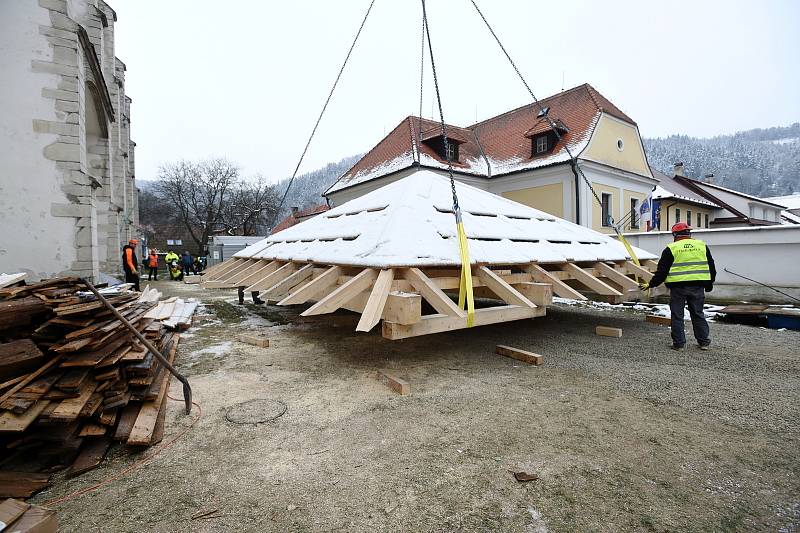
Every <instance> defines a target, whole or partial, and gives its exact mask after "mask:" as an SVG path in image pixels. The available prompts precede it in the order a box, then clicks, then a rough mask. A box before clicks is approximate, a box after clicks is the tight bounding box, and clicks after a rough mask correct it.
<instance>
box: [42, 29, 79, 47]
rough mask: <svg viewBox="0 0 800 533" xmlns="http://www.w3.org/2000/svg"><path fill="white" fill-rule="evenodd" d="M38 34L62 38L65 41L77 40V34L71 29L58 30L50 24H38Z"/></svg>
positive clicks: (75, 41)
mask: <svg viewBox="0 0 800 533" xmlns="http://www.w3.org/2000/svg"><path fill="white" fill-rule="evenodd" d="M39 34H40V35H46V36H48V37H56V38H58V39H64V40H67V41H71V42H74V43H76V45H77V42H78V34H77V33H75V32H73V31H67V30H60V29H58V28H53V27H52V26H43V25H41V24H40V25H39Z"/></svg>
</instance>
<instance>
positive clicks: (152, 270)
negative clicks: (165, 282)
mask: <svg viewBox="0 0 800 533" xmlns="http://www.w3.org/2000/svg"><path fill="white" fill-rule="evenodd" d="M147 268H148V271H147V281H150V280H153V281H158V253H157V252H156V251H155V250H153V249H150V254H149V255H148V256H147Z"/></svg>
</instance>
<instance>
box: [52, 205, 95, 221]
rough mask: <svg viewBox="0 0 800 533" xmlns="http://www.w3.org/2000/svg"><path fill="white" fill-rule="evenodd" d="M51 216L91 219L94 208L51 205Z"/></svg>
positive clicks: (89, 206) (88, 206)
mask: <svg viewBox="0 0 800 533" xmlns="http://www.w3.org/2000/svg"><path fill="white" fill-rule="evenodd" d="M50 214H51V215H52V216H54V217H73V218H81V217H86V218H90V217H91V216H92V206H91V205H86V204H50Z"/></svg>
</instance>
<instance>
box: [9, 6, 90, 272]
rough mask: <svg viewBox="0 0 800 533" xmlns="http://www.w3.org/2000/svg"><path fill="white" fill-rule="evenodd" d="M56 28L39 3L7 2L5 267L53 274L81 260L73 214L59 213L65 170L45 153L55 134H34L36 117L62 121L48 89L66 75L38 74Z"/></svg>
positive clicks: (47, 55) (48, 52)
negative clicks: (45, 93) (55, 208)
mask: <svg viewBox="0 0 800 533" xmlns="http://www.w3.org/2000/svg"><path fill="white" fill-rule="evenodd" d="M40 24H43V25H46V26H49V25H50V18H49V14H48V11H47V10H46V9H44V8H41V7H39V6H38V3H37V2H29V1H6V0H3V1H0V96H1V97H0V117H2V118H1V119H0V230H2V231H0V272H17V271H27V272H29V273H30V274H31V276H32V277H44V276H52V275H55V274H58V273H60V272H63V271H66V270H68V269H69V267H70V265H71V264H72V262H73V261H75V260H76V259H77V252H76V250H75V243H74V239H75V236H74V235H75V223H74V219H69V218H54V217H52V216H51V214H50V206H51V204H52V203H59V202H62V203H63V202H66V201H67V200H66V197H65V194H64V193H63V192H62V191H61V189H60V183H59V176H60V175H61V172H60V171H59V170H58V169H57V168H56V163H55V162H54V161H50V160H48V159H47V158H45V157H44V148H45V146H47V145H49V144H51V143H53V142H55V141H56V138H57V135H55V134H52V133H35V132H34V128H33V120H34V119H43V120H49V121H58V120H60V118H59V117H57V116H56V112H55V110H54V107H53V100H52V99H47V98H44V97H42V88H43V87H56V85H57V84H58V80H59V76H58V75H55V74H46V73H40V72H33V70H32V68H31V61H32V60H40V61H50V60H52V51H51V48H50V46H49V44H48V43H47V40H46V39H45V37H44V36H43V35H40V33H39V25H40Z"/></svg>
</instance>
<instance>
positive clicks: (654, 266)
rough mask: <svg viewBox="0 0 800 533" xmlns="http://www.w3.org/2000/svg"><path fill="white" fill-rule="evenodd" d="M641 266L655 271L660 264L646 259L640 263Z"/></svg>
mask: <svg viewBox="0 0 800 533" xmlns="http://www.w3.org/2000/svg"><path fill="white" fill-rule="evenodd" d="M640 264H641V265H642V266H643V267H644V268H646V269H647V270H650V271H655V269H657V268H658V262H657V261H653V260H652V259H645V260H644V261H640Z"/></svg>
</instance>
